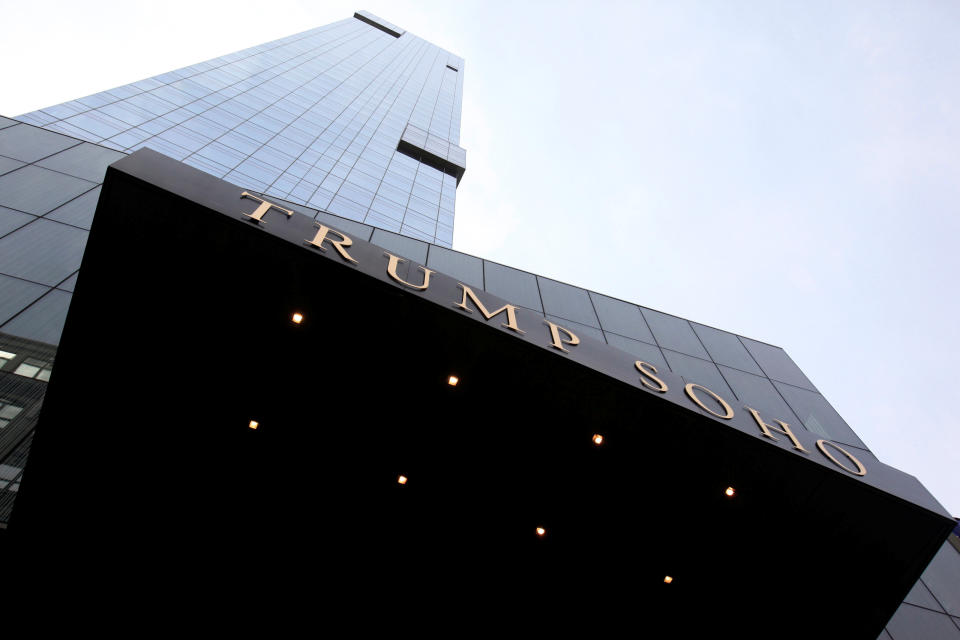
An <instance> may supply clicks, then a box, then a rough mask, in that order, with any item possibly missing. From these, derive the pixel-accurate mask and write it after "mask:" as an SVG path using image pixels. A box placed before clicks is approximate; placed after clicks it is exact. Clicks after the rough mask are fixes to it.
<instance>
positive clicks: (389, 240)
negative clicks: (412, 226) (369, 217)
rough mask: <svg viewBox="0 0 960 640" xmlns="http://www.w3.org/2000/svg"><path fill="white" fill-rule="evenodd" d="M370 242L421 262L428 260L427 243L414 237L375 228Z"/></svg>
mask: <svg viewBox="0 0 960 640" xmlns="http://www.w3.org/2000/svg"><path fill="white" fill-rule="evenodd" d="M370 242H372V243H373V244H375V245H377V246H379V247H383V248H384V249H386V250H388V251H391V252H393V253H395V254H396V255H399V256H401V257H404V258H408V259H410V260H413V261H415V262H419V263H420V264H424V263H425V262H426V260H427V243H426V242H421V241H419V240H414V239H413V238H406V237H404V236H401V235H398V234H396V233H390V232H389V231H384V230H383V229H375V230H374V232H373V236H372V237H371V238H370Z"/></svg>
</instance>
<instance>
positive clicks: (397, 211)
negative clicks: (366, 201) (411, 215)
mask: <svg viewBox="0 0 960 640" xmlns="http://www.w3.org/2000/svg"><path fill="white" fill-rule="evenodd" d="M370 209H371V210H374V211H376V212H377V213H379V214H380V215H383V216H387V217H388V218H392V219H394V220H396V221H397V222H400V221H401V220H403V216H404V213H406V209H405V208H404V207H402V206H400V205H398V204H396V203H393V202H391V201H389V200H385V199H383V198H382V197H380V196H377V197H375V198H374V199H373V204H372V205H371V207H370ZM377 226H380V225H377Z"/></svg>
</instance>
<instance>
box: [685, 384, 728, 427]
mask: <svg viewBox="0 0 960 640" xmlns="http://www.w3.org/2000/svg"><path fill="white" fill-rule="evenodd" d="M694 387H696V388H697V389H703V390H704V391H706V392H707V393H709V394H710V396H711V397H712V398H713V399H714V400H716V401H717V402H719V403H720V406H721V407H723V408H724V410H725V411H726V415H721V414H719V413H717V412H716V411H714V410H713V409H711V408H710V407H708V406H707V405H705V404H703V401H702V400H700V398H698V397H697V394H695V393H694V392H693V388H694ZM683 390H684V391H686V392H687V395H688V396H690V399H691V400H693V401H694V402H696V403H697V406H699V407H700V408H701V409H703V410H704V411H706V412H707V413H709V414H710V415H714V416H717V417H718V418H722V419H724V420H729V419H730V418H732V417H733V407H731V406H730V405H729V404H727V401H726V400H724V399H723V398H721V397H720V396H718V395H717V394H715V393H714V392H713V391H711V390H710V389H707V388H706V387H704V386H703V385H699V384H696V383H693V382H690V383H688V384H687V386H685V387H684V388H683Z"/></svg>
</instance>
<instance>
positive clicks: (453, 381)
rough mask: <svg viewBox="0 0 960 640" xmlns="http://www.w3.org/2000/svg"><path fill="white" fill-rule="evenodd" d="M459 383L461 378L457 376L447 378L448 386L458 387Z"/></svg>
mask: <svg viewBox="0 0 960 640" xmlns="http://www.w3.org/2000/svg"><path fill="white" fill-rule="evenodd" d="M458 382H460V378H458V377H457V376H450V377H449V378H447V384H448V385H450V386H451V387H455V386H457V383H458Z"/></svg>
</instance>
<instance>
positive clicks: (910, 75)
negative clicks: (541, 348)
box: [0, 0, 960, 515]
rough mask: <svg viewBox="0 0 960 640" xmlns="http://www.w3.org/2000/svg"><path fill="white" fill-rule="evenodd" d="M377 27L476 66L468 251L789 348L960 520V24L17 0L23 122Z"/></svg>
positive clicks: (866, 432)
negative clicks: (145, 84) (371, 22)
mask: <svg viewBox="0 0 960 640" xmlns="http://www.w3.org/2000/svg"><path fill="white" fill-rule="evenodd" d="M362 8H365V9H368V10H370V11H372V12H373V13H375V14H378V15H380V16H382V17H383V18H385V19H387V20H389V21H390V22H393V23H394V24H396V25H398V26H400V27H402V28H404V29H407V30H408V31H411V32H413V33H415V34H416V35H418V36H421V37H423V38H425V39H427V40H429V41H431V42H433V43H435V44H438V45H440V46H442V47H445V48H447V49H448V50H450V51H452V52H454V53H456V54H458V55H460V56H463V57H464V58H465V59H466V65H465V68H464V69H463V71H464V73H465V76H464V82H465V88H464V108H463V128H462V132H461V144H462V146H464V147H465V148H466V149H467V173H466V175H465V177H464V179H463V182H462V183H461V185H460V187H459V190H458V196H457V214H456V223H455V234H454V248H456V249H459V250H461V251H466V252H468V253H472V254H474V255H478V256H482V257H484V258H489V259H492V260H496V261H498V262H503V263H505V264H508V265H511V266H515V267H519V268H522V269H526V270H529V271H532V272H535V273H538V274H542V275H546V276H549V277H552V278H556V279H559V280H562V281H565V282H570V283H572V284H576V285H580V286H583V287H587V288H589V289H593V290H596V291H599V292H601V293H606V294H609V295H612V296H615V297H618V298H622V299H625V300H629V301H631V302H636V303H639V304H643V305H646V306H650V307H653V308H655V309H659V310H661V311H666V312H668V313H673V314H676V315H679V316H683V317H686V318H689V319H691V320H695V321H697V322H702V323H704V324H708V325H712V326H715V327H718V328H721V329H726V330H729V331H734V332H736V333H740V334H742V335H746V336H749V337H752V338H756V339H759V340H763V341H766V342H770V343H772V344H776V345H779V346H782V347H784V348H785V349H786V350H787V352H788V353H789V354H790V355H791V356H792V357H793V359H794V360H795V361H796V362H797V364H799V365H800V367H801V368H802V369H803V370H804V371H805V372H806V374H807V375H808V377H809V378H810V379H811V380H812V381H813V383H814V384H815V385H816V386H817V387H818V388H819V389H820V390H821V392H822V393H823V394H824V395H825V396H826V398H827V399H828V400H829V401H830V402H831V403H832V404H833V405H834V407H835V408H836V409H837V410H838V411H839V412H840V414H841V415H842V416H844V418H845V419H846V420H847V422H848V423H850V425H851V426H852V427H853V428H854V430H855V431H857V433H858V434H859V435H860V436H861V437H862V438H863V439H864V441H866V442H867V444H868V445H869V446H870V447H871V449H872V450H873V451H874V453H876V454H877V455H878V456H879V457H880V459H881V460H883V461H884V462H886V463H887V464H890V465H892V466H894V467H897V468H898V469H901V470H903V471H906V472H908V473H911V474H913V475H916V476H917V477H918V478H919V479H920V480H921V482H923V483H924V484H925V485H926V486H927V488H928V489H930V491H931V492H932V493H933V494H934V496H936V497H937V498H938V499H939V500H940V501H941V502H942V503H943V504H944V506H945V507H946V508H947V510H948V511H950V512H951V513H952V514H954V515H960V481H958V479H957V470H958V468H960V455H958V445H960V428H958V427H960V402H958V401H957V400H958V394H957V391H956V387H957V380H956V379H957V376H956V374H955V373H954V371H953V367H952V364H951V363H952V362H954V361H955V360H956V358H957V356H958V355H960V338H958V333H960V332H958V331H957V329H956V328H955V325H956V320H955V318H956V317H957V311H958V308H957V307H958V301H957V290H958V288H957V286H956V284H955V282H956V280H957V277H958V276H960V247H958V243H957V240H958V235H960V234H958V231H960V216H958V213H960V212H958V202H960V197H958V196H960V180H958V176H960V100H958V98H960V38H958V37H957V34H958V33H960V4H957V3H954V2H948V1H946V0H945V1H943V2H938V3H932V2H921V1H912V2H889V3H888V2H883V1H881V0H869V1H864V2H815V1H809V0H805V1H803V2H768V1H763V2H761V1H757V2H733V1H725V2H712V1H707V0H704V1H702V2H650V3H643V2H629V3H616V2H609V3H599V2H591V3H567V4H562V3H558V2H543V3H535V2H493V1H486V2H463V3H460V2H450V1H449V0H447V1H445V2H416V3H408V2H399V1H391V2H381V1H370V2H367V3H366V4H365V5H357V4H348V3H344V2H316V1H315V0H314V1H311V2H292V1H290V0H270V1H269V2H262V1H261V2H246V1H236V0H235V1H231V2H205V1H202V0H201V1H197V0H193V1H191V2H186V1H182V0H168V1H166V2H137V1H132V0H125V1H123V2H117V3H112V2H100V1H97V0H88V1H85V2H49V1H48V2H43V3H23V2H10V1H9V0H0V15H2V16H3V20H4V35H3V38H2V39H0V60H2V61H3V65H2V68H0V82H2V84H0V87H2V88H0V114H3V115H7V116H16V115H19V114H20V113H24V112H26V111H30V110H33V109H37V108H41V107H45V106H49V105H52V104H57V103H60V102H64V101H67V100H70V99H73V98H77V97H81V96H83V95H87V94H90V93H94V92H97V91H101V90H104V89H109V88H112V87H114V86H117V85H120V84H125V83H128V82H133V81H136V80H140V79H142V78H145V77H149V76H152V75H156V74H158V73H163V72H165V71H169V70H171V69H175V68H178V67H181V66H186V65H189V64H193V63H195V62H199V61H201V60H205V59H208V58H211V57H215V56H218V55H222V54H225V53H229V52H232V51H235V50H238V49H241V48H244V47H247V46H251V45H255V44H260V43H262V42H265V41H268V40H272V39H275V38H279V37H282V36H286V35H289V34H291V33H296V32H299V31H304V30H306V29H310V28H313V27H316V26H319V25H322V24H327V23H330V22H334V21H336V20H340V19H343V18H347V17H349V16H351V15H352V14H353V12H354V11H355V10H357V9H362Z"/></svg>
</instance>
